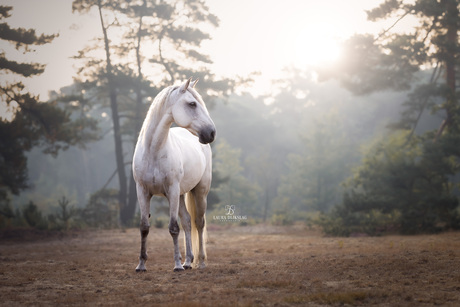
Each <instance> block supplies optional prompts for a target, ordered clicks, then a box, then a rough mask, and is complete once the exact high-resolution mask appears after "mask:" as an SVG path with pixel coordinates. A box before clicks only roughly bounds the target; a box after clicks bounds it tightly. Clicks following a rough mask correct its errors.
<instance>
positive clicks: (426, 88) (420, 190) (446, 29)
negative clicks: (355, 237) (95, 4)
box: [323, 0, 460, 233]
mask: <svg viewBox="0 0 460 307" xmlns="http://www.w3.org/2000/svg"><path fill="white" fill-rule="evenodd" d="M459 5H460V1H458V0H440V1H431V0H417V1H404V0H386V1H384V2H383V3H382V4H381V5H380V6H378V7H377V8H374V9H372V10H370V11H368V12H367V14H368V19H369V20H371V21H378V20H382V19H390V20H391V19H392V20H394V23H393V24H392V25H391V26H390V27H389V28H388V29H385V30H384V31H383V32H382V33H380V34H379V35H378V36H377V37H373V36H372V35H356V36H354V37H352V38H351V39H349V40H348V41H347V42H346V43H345V44H344V47H345V53H346V54H345V56H344V58H346V63H345V61H344V63H343V64H342V65H341V67H339V69H337V70H335V71H329V72H328V73H324V74H323V76H334V77H336V78H338V79H340V80H341V82H342V84H343V85H344V86H345V87H346V88H348V89H350V90H351V91H352V92H354V93H356V94H368V93H372V92H375V91H379V90H386V89H391V90H398V91H408V99H407V101H406V102H405V104H404V106H405V110H404V111H403V113H402V114H401V118H400V120H399V122H397V123H395V124H393V125H392V127H393V128H395V129H396V130H393V131H394V133H393V136H391V137H389V138H388V140H387V141H386V142H380V143H378V144H377V145H376V147H375V148H374V149H372V150H371V151H370V152H369V154H368V156H366V157H365V159H364V161H363V165H362V166H360V167H359V168H358V170H357V175H356V176H355V177H354V179H353V180H351V181H350V183H349V192H348V193H347V194H346V195H345V198H344V202H343V205H342V207H341V209H340V210H336V213H337V212H341V214H342V217H343V219H342V221H345V220H346V218H345V216H348V217H351V216H353V214H355V216H356V214H364V215H365V214H368V213H369V212H371V211H372V210H378V211H379V212H383V213H389V212H390V211H391V210H397V211H398V212H399V213H400V215H399V218H398V221H397V223H398V224H399V227H400V230H401V231H403V232H411V233H414V232H420V231H435V230H439V229H446V228H451V227H460V225H459V218H458V212H457V211H456V210H457V207H458V204H459V200H458V197H457V196H455V194H454V192H455V187H454V184H453V183H454V182H453V181H452V180H453V178H454V176H455V175H456V174H458V173H459V171H460V165H459V163H458V161H459V158H460V149H459V148H460V147H459V146H458V144H459V143H460V102H459V95H458V93H457V81H456V78H457V75H458V68H459V54H460V44H459V37H458V31H459V30H460V14H459ZM409 16H411V17H412V20H413V21H414V22H415V23H416V24H415V26H414V27H413V28H412V30H411V31H410V32H408V33H396V32H395V31H394V28H395V27H396V25H397V24H398V23H399V22H400V21H401V20H403V19H404V18H408V17H409ZM428 72H429V73H428ZM428 111H431V113H432V114H436V115H438V116H439V117H441V118H442V122H439V126H438V128H437V129H436V130H432V131H425V132H424V133H422V134H421V133H418V134H417V133H416V132H417V130H416V128H417V126H418V125H419V123H420V121H421V119H422V115H423V114H424V113H427V112H428ZM418 130H420V129H418ZM394 140H398V142H395V141H394ZM364 215H362V216H364ZM359 220H360V219H354V221H355V222H356V223H359V222H358V221H359ZM361 220H362V219H361ZM356 223H355V226H356V225H357V224H356ZM351 224H353V223H351ZM351 224H350V225H351Z"/></svg>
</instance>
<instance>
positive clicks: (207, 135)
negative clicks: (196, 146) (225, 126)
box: [198, 126, 216, 144]
mask: <svg viewBox="0 0 460 307" xmlns="http://www.w3.org/2000/svg"><path fill="white" fill-rule="evenodd" d="M215 137H216V128H215V127H212V126H209V127H206V128H204V129H202V130H201V131H200V133H199V134H198V139H199V141H200V143H201V144H209V143H212V142H213V141H214V138H215Z"/></svg>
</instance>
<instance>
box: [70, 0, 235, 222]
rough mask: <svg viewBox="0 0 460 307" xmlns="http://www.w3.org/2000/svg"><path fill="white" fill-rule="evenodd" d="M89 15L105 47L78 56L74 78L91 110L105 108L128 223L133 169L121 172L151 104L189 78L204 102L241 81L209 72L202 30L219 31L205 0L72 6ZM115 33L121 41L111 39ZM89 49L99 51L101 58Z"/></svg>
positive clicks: (78, 2)
mask: <svg viewBox="0 0 460 307" xmlns="http://www.w3.org/2000/svg"><path fill="white" fill-rule="evenodd" d="M93 8H96V9H97V10H98V12H99V17H100V22H101V29H102V42H103V46H100V45H96V46H92V47H88V48H85V49H84V50H82V51H81V52H80V54H79V55H78V56H77V58H78V59H82V60H84V66H83V68H82V69H81V71H80V72H79V76H78V77H79V78H80V80H81V84H85V85H86V86H87V87H86V90H87V89H88V87H91V90H92V91H94V92H97V96H98V98H99V101H98V102H96V104H99V105H104V104H105V103H106V102H107V101H108V103H109V105H110V111H111V115H112V122H113V133H114V144H115V158H116V162H117V170H116V172H117V175H118V184H119V203H120V213H121V216H120V218H121V219H120V220H121V222H122V223H123V224H129V222H130V221H131V220H132V217H133V216H134V213H135V208H136V207H135V205H136V200H137V197H136V193H135V192H136V191H135V184H134V180H133V178H132V173H131V168H129V169H126V167H127V166H128V165H129V164H130V157H131V156H132V150H133V148H134V144H135V142H136V141H137V134H138V132H139V130H140V127H141V124H142V121H143V119H144V117H145V114H146V111H147V108H148V103H149V102H151V101H152V100H153V98H154V97H155V96H156V94H157V93H158V92H159V91H160V90H161V89H162V88H164V87H166V86H169V85H172V84H174V83H176V82H179V81H181V80H185V79H187V78H190V77H192V76H193V77H195V78H199V79H200V82H199V83H198V87H199V91H200V93H203V98H204V99H205V101H208V102H209V100H210V99H209V98H210V97H212V96H217V95H225V94H229V93H230V92H231V90H232V89H233V88H234V87H235V86H236V85H237V84H238V82H239V81H238V80H232V79H221V80H217V78H216V76H215V75H214V74H213V73H212V72H211V71H210V70H209V68H208V66H209V65H208V64H209V63H211V60H210V58H209V57H208V56H207V55H204V54H202V53H201V52H200V51H199V47H200V45H201V43H202V42H203V41H204V40H207V39H210V35H209V34H208V33H206V32H205V31H204V30H203V29H204V28H207V27H209V26H212V27H215V26H217V25H218V19H217V17H216V16H215V15H213V14H211V13H210V12H209V8H208V7H207V6H206V5H205V4H204V2H203V1H177V3H171V2H169V1H155V0H132V1H113V0H74V1H73V10H74V12H80V13H87V12H89V11H90V10H91V9H93ZM114 28H116V29H117V31H116V32H114V31H112V29H114ZM119 33H122V37H121V39H116V38H115V36H116V35H117V34H119ZM94 50H104V54H105V56H104V58H100V57H98V56H97V55H94V53H92V52H93V51H94ZM145 71H149V72H150V73H149V74H146V73H145ZM152 71H153V72H154V73H153V75H152Z"/></svg>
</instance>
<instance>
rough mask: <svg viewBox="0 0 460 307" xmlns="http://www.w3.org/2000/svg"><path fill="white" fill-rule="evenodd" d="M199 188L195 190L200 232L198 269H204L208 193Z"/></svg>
mask: <svg viewBox="0 0 460 307" xmlns="http://www.w3.org/2000/svg"><path fill="white" fill-rule="evenodd" d="M200 192H201V191H200V190H199V189H196V190H195V213H196V214H195V217H194V218H195V227H196V230H197V232H198V238H197V239H198V242H196V243H195V242H194V243H195V244H197V243H198V263H197V268H198V269H204V268H205V267H206V263H205V260H206V240H207V231H206V215H205V214H206V207H207V200H206V197H207V193H204V192H203V193H200Z"/></svg>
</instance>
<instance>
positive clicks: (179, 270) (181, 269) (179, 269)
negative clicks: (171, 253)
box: [174, 268, 184, 272]
mask: <svg viewBox="0 0 460 307" xmlns="http://www.w3.org/2000/svg"><path fill="white" fill-rule="evenodd" d="M182 271H184V268H174V272H182Z"/></svg>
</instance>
